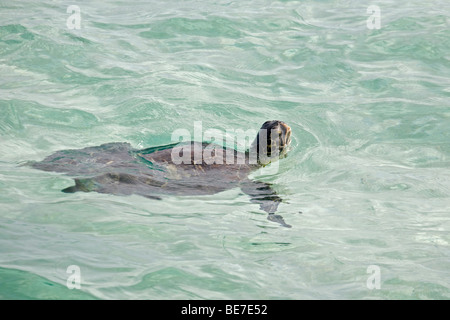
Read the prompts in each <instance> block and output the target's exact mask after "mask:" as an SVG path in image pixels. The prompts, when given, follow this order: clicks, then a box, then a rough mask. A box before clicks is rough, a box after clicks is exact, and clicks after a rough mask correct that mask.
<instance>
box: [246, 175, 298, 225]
mask: <svg viewBox="0 0 450 320" xmlns="http://www.w3.org/2000/svg"><path fill="white" fill-rule="evenodd" d="M241 189H242V191H243V192H245V193H246V194H248V195H249V196H250V201H251V202H252V203H258V204H259V207H260V209H261V210H264V211H265V212H267V213H268V214H269V215H268V216H267V219H268V220H269V221H273V222H277V223H279V224H281V225H282V226H283V227H287V228H290V227H291V225H289V224H287V223H286V222H284V219H283V217H282V216H280V215H278V214H275V212H276V211H277V209H278V205H279V204H280V202H281V201H282V199H281V198H280V197H279V196H278V195H277V193H276V192H275V190H273V189H272V188H271V186H270V184H268V183H266V182H261V181H252V180H246V181H245V182H243V183H242V184H241Z"/></svg>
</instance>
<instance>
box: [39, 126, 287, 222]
mask: <svg viewBox="0 0 450 320" xmlns="http://www.w3.org/2000/svg"><path fill="white" fill-rule="evenodd" d="M290 142H291V128H290V127H289V126H288V125H287V124H286V123H284V122H282V121H279V120H272V121H266V122H265V123H264V124H263V125H262V127H261V129H260V130H259V132H258V134H257V136H256V139H255V140H254V141H253V143H252V145H251V146H250V148H249V150H247V151H246V152H238V151H236V150H234V149H229V148H225V147H223V146H220V145H217V144H207V143H200V142H187V143H174V144H169V145H165V146H158V147H152V148H147V149H143V150H137V149H133V148H132V147H131V145H130V144H129V143H107V144H102V145H100V146H96V147H88V148H84V149H78V150H62V151H58V152H56V153H54V154H52V155H50V156H48V157H47V158H45V159H44V160H43V161H40V162H34V163H32V167H34V168H36V169H40V170H45V171H55V172H63V173H65V174H67V175H70V176H72V177H73V178H74V179H75V185H74V186H71V187H68V188H66V189H64V190H62V191H63V192H66V193H72V192H77V191H84V192H89V191H96V192H100V193H110V194H116V195H130V194H137V195H141V196H144V197H147V198H150V199H158V200H160V199H161V198H160V197H159V195H164V194H168V195H210V194H215V193H218V192H221V191H225V190H228V189H231V188H235V187H240V188H241V190H242V191H243V192H244V193H246V194H248V195H249V196H250V200H251V202H253V203H258V204H259V205H260V208H261V209H262V210H264V211H265V212H267V213H268V219H269V220H270V221H274V222H278V223H280V224H281V225H283V226H285V227H290V225H288V224H286V223H285V222H284V220H283V218H282V217H281V216H279V215H276V214H274V213H275V212H276V210H277V207H278V204H279V203H280V202H281V198H280V197H279V196H278V195H277V194H276V193H275V191H274V190H273V189H272V188H271V185H270V184H268V183H265V182H261V181H255V180H251V179H249V178H248V175H249V174H250V173H251V172H252V171H254V170H255V169H258V168H260V167H262V166H265V165H267V164H268V163H270V162H272V161H275V160H278V158H281V157H285V156H286V154H287V151H288V146H289V144H290ZM180 160H183V161H182V162H181V163H180ZM230 160H231V161H230Z"/></svg>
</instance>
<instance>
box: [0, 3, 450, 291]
mask: <svg viewBox="0 0 450 320" xmlns="http://www.w3.org/2000/svg"><path fill="white" fill-rule="evenodd" d="M70 5H77V6H78V7H79V9H80V18H81V20H80V21H79V22H80V24H79V26H80V29H70V28H69V26H68V25H67V22H68V20H69V21H73V20H71V18H70V17H71V15H72V14H73V12H72V13H71V12H69V13H68V12H67V9H68V7H69V6H70ZM370 5H377V6H378V7H379V9H380V28H379V29H370V28H368V25H367V20H368V19H370V15H371V14H370V13H368V12H367V8H368V7H369V6H370ZM69 25H70V24H69ZM272 119H279V120H283V121H285V122H286V123H288V124H289V125H290V126H291V128H292V131H293V147H292V150H291V152H290V154H289V156H288V157H287V158H286V159H283V160H282V161H280V163H279V170H278V171H277V172H275V173H273V174H271V175H265V176H255V178H257V179H260V180H262V181H267V182H270V183H273V186H274V188H275V189H276V190H277V192H278V194H279V195H280V196H281V197H283V198H284V199H285V202H284V203H282V204H281V205H280V207H279V212H278V213H279V214H281V215H283V217H284V219H285V220H286V222H287V223H289V224H291V225H292V228H291V229H287V228H283V227H281V226H279V225H277V224H274V223H271V222H269V221H268V220H267V219H266V215H265V214H264V213H262V212H261V211H260V210H259V208H258V205H256V204H252V203H251V202H250V201H249V197H248V196H246V195H244V194H242V193H241V192H240V190H229V191H226V192H223V193H220V194H217V195H212V196H194V197H175V196H167V197H164V198H163V200H162V201H155V200H150V199H146V198H143V197H139V196H128V197H120V196H114V195H105V194H98V193H76V194H64V193H62V192H61V191H60V190H61V189H63V188H66V187H68V186H70V185H72V184H73V181H72V179H71V178H70V177H67V176H64V175H61V174H57V173H50V172H43V171H38V170H34V169H32V168H30V167H28V166H23V164H24V163H26V162H27V161H38V160H41V159H43V158H45V157H46V156H48V155H50V154H52V153H53V152H55V151H57V150H62V149H76V148H84V147H87V146H96V145H100V144H102V143H108V142H129V143H130V144H132V146H133V147H135V148H146V147H151V146H157V145H162V144H168V143H171V142H172V137H171V135H172V133H173V132H174V131H175V130H176V129H179V128H184V129H187V130H189V131H190V132H193V128H194V122H195V121H201V124H202V127H203V130H206V129H218V130H220V131H221V132H226V130H236V129H239V128H243V129H254V130H257V129H258V128H259V127H260V126H261V124H262V123H263V122H264V121H266V120H272ZM449 156H450V3H449V2H448V1H447V0H430V1H419V0H412V1H393V0H390V1H387V0H380V1H376V2H372V1H371V2H366V1H345V0H341V1H339V0H336V1H266V0H258V1H256V0H250V1H230V0H224V1H219V0H214V1H194V0H187V1H161V0H160V1H136V0H132V1H101V2H99V1H95V2H94V1H50V0H44V1H31V0H30V1H22V0H20V1H4V0H0V299H450V272H449V270H450V244H449V243H450V234H449V230H450V222H449V221H450V220H449V214H450V170H449V169H450V160H449V159H450V158H449ZM300 212H301V213H300ZM72 265H75V266H78V267H79V270H80V275H81V282H80V288H79V289H76V288H75V289H69V288H68V286H67V284H68V279H69V277H70V276H71V274H70V273H68V272H67V269H68V267H69V266H72ZM370 266H375V267H376V268H377V269H376V270H378V273H377V274H373V273H371V271H370V270H373V269H371V268H370ZM374 276H377V277H378V278H377V279H378V280H379V286H376V287H375V288H373V286H372V285H373V284H374V283H375V282H371V281H372V280H373V279H374V278H373V277H374ZM371 284H372V285H371Z"/></svg>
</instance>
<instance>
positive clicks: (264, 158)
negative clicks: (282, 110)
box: [251, 120, 291, 165]
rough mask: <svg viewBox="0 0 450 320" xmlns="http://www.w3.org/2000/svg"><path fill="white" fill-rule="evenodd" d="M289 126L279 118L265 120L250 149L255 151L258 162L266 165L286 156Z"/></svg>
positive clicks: (289, 140) (289, 132)
mask: <svg viewBox="0 0 450 320" xmlns="http://www.w3.org/2000/svg"><path fill="white" fill-rule="evenodd" d="M290 143H291V128H290V127H289V126H288V125H287V124H286V123H284V122H283V121H279V120H271V121H266V122H264V123H263V125H262V126H261V129H259V132H258V135H257V136H256V139H255V141H254V142H253V144H252V147H251V150H252V151H253V152H256V153H257V160H258V164H260V165H267V164H269V163H270V162H272V161H276V160H278V159H279V158H284V157H286V156H287V152H288V149H289V145H290Z"/></svg>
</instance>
